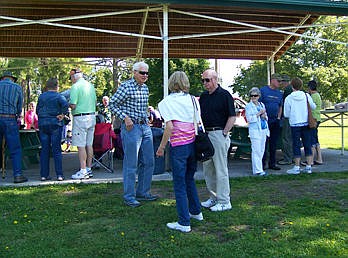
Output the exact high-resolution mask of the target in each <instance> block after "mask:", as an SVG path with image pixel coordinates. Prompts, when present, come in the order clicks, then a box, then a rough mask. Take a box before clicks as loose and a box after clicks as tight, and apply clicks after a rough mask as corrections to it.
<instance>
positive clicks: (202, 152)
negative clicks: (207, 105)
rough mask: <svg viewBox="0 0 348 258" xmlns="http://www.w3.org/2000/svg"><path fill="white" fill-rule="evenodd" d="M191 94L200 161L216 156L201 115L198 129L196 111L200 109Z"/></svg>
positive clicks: (196, 144) (197, 155) (197, 157)
mask: <svg viewBox="0 0 348 258" xmlns="http://www.w3.org/2000/svg"><path fill="white" fill-rule="evenodd" d="M193 98H194V97H193V96H191V99H192V103H193V110H194V115H193V117H194V121H193V122H194V125H195V130H196V138H195V151H196V159H197V160H198V161H202V162H204V161H207V160H209V159H211V158H212V157H213V156H214V153H215V151H214V146H213V144H212V143H211V141H210V139H209V136H208V133H207V132H206V131H205V130H204V125H203V122H202V119H201V117H199V119H200V122H201V129H198V125H197V121H196V112H197V111H198V108H197V105H196V101H195V100H194V99H193Z"/></svg>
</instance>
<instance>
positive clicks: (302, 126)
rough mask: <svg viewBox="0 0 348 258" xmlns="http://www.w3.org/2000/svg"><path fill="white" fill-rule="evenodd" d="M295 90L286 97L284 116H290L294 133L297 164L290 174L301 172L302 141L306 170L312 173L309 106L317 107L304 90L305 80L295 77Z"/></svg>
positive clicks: (294, 151) (293, 82)
mask: <svg viewBox="0 0 348 258" xmlns="http://www.w3.org/2000/svg"><path fill="white" fill-rule="evenodd" d="M291 85H292V88H293V90H294V91H293V92H292V93H291V94H290V95H289V96H287V97H286V99H285V103H284V116H285V117H287V118H289V123H290V127H291V133H292V146H293V154H294V161H295V166H294V167H293V168H292V169H290V170H288V171H287V173H288V174H299V173H300V160H301V142H302V145H303V147H304V151H305V156H306V160H307V165H306V168H305V170H304V172H306V173H309V174H310V173H312V167H311V165H310V164H312V163H313V156H312V149H311V129H310V128H309V127H308V107H307V101H308V103H309V106H310V108H311V109H312V110H313V109H315V108H316V105H315V104H314V102H313V100H312V98H311V96H310V95H309V94H308V93H305V92H303V91H302V90H301V89H302V85H303V82H302V80H301V79H299V78H297V77H296V78H294V79H292V81H291Z"/></svg>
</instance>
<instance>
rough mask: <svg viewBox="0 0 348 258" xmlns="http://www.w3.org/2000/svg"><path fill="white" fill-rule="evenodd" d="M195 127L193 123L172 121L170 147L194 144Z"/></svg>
mask: <svg viewBox="0 0 348 258" xmlns="http://www.w3.org/2000/svg"><path fill="white" fill-rule="evenodd" d="M194 140H195V127H194V124H193V123H187V122H180V121H177V120H173V131H172V135H171V136H170V144H171V146H173V147H175V146H181V145H185V144H189V143H192V142H194Z"/></svg>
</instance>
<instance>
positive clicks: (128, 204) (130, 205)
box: [124, 200, 141, 208]
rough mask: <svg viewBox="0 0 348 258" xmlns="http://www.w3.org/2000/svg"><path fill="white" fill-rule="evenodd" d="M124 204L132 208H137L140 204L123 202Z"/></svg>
mask: <svg viewBox="0 0 348 258" xmlns="http://www.w3.org/2000/svg"><path fill="white" fill-rule="evenodd" d="M124 204H125V205H127V206H129V207H133V208H136V207H139V206H140V205H141V203H140V202H138V201H137V200H130V201H126V200H124Z"/></svg>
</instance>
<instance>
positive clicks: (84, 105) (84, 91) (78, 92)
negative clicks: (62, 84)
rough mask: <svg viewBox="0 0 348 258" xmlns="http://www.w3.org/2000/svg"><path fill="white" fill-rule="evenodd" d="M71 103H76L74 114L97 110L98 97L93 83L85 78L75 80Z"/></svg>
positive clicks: (71, 91)
mask: <svg viewBox="0 0 348 258" xmlns="http://www.w3.org/2000/svg"><path fill="white" fill-rule="evenodd" d="M70 104H74V105H76V108H75V109H74V110H72V114H73V115H76V114H81V113H93V112H95V110H96V104H97V97H96V94H95V89H94V87H93V85H92V84H91V83H89V82H88V81H86V80H85V79H83V78H80V79H79V80H78V81H77V82H75V83H74V84H73V86H72V87H71V90H70Z"/></svg>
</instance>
